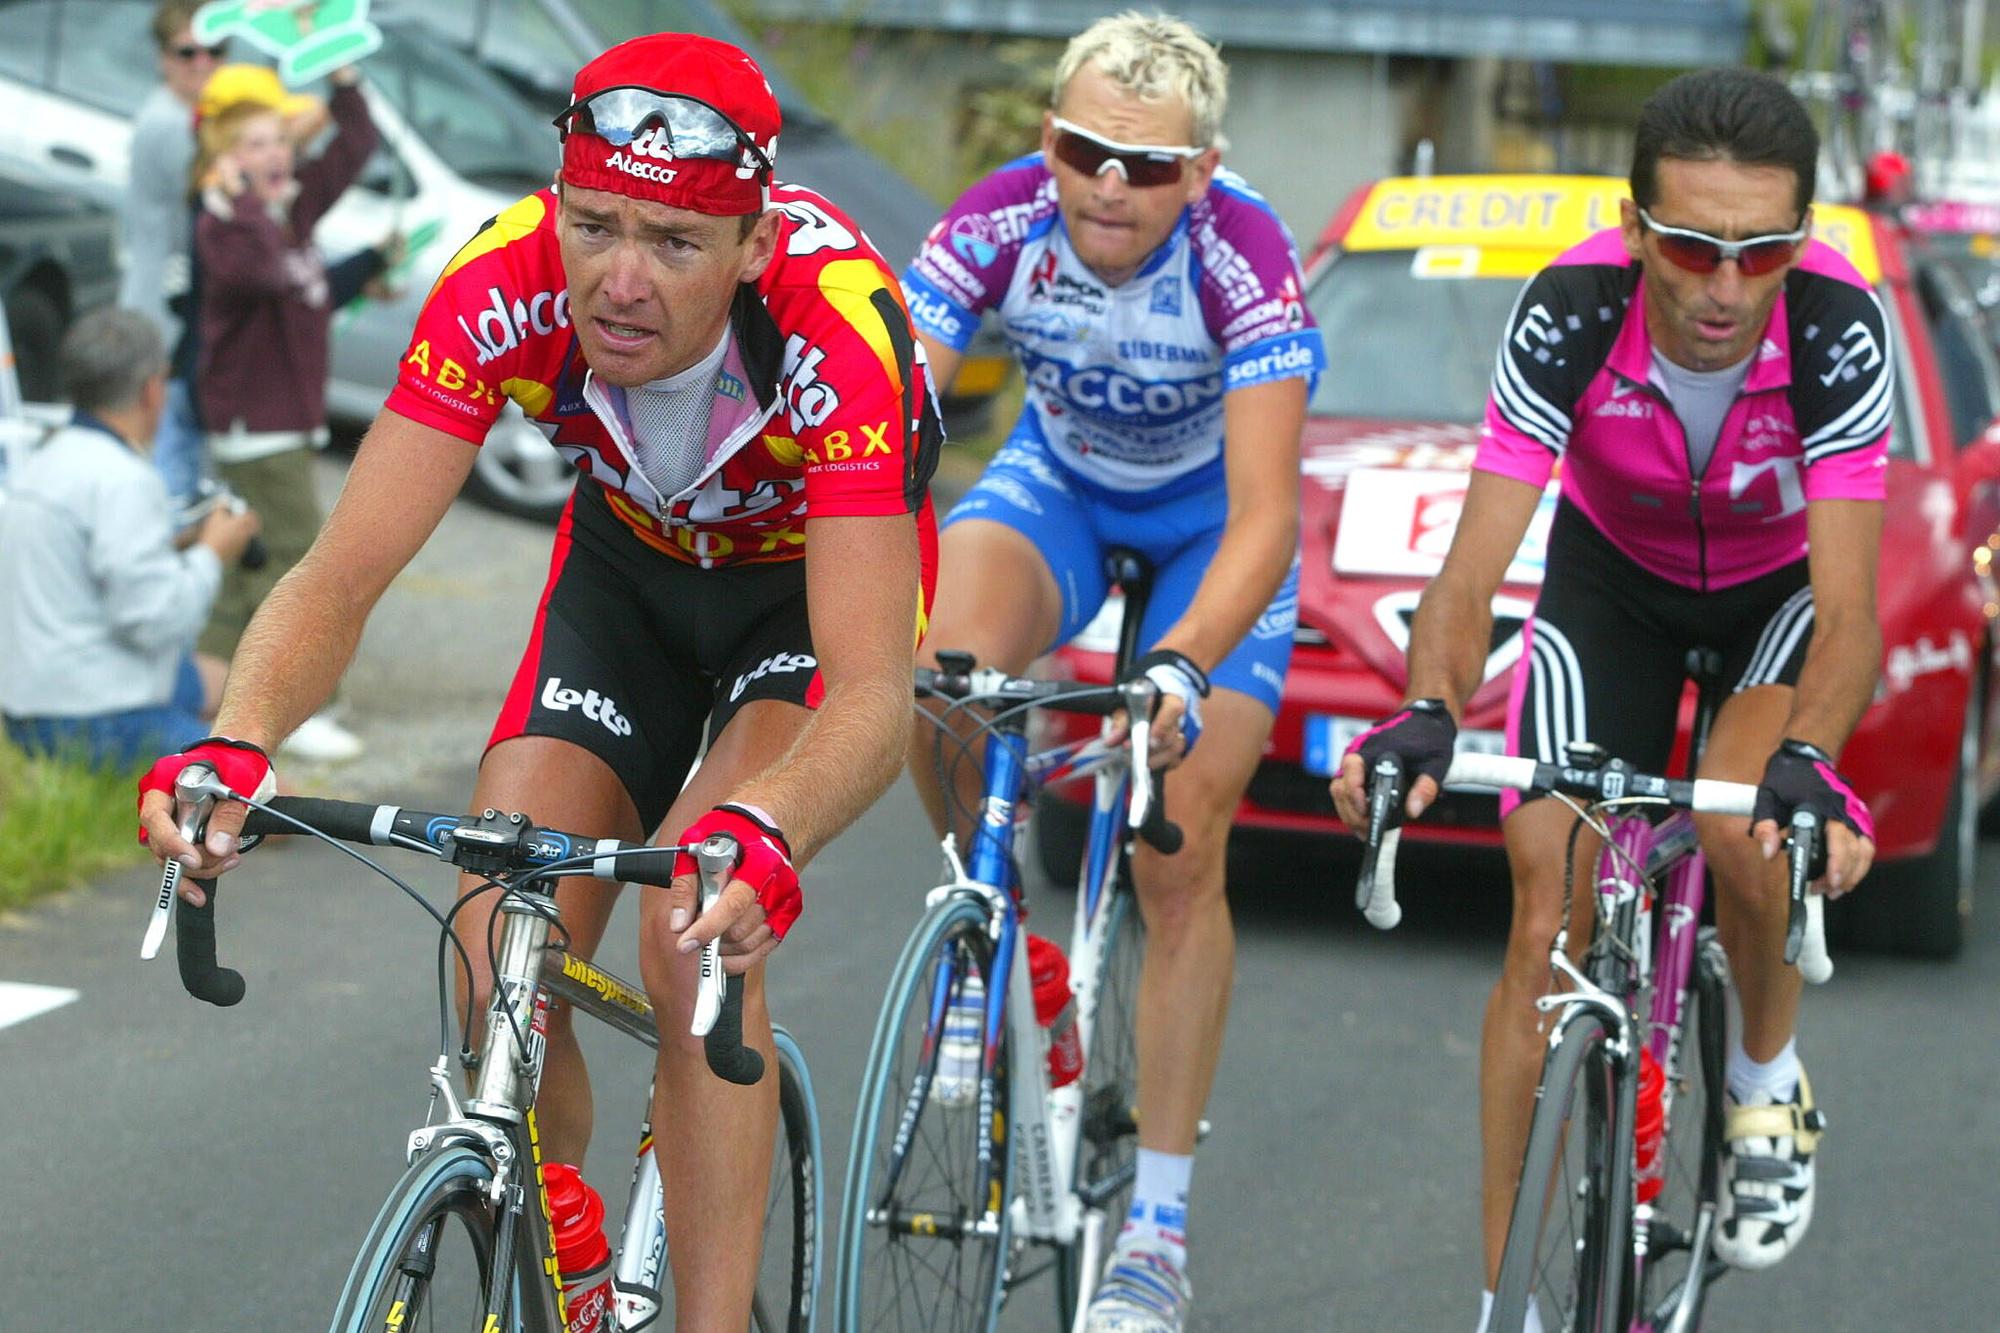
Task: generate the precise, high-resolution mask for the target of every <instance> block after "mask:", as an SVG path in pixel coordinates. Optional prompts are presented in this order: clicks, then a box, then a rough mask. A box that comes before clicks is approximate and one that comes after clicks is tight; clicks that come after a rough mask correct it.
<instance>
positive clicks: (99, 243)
mask: <svg viewBox="0 0 2000 1333" xmlns="http://www.w3.org/2000/svg"><path fill="white" fill-rule="evenodd" d="M116 237H117V220H116V218H115V217H114V216H113V215H112V214H111V213H110V212H108V211H106V210H105V209H104V208H102V207H100V206H98V205H97V204H95V203H92V202H91V201H90V200H88V199H86V198H83V197H80V196H78V195H76V194H73V193H70V192H68V191H65V190H63V189H60V188H52V187H51V186H50V185H49V184H47V183H45V182H43V181H39V180H36V179H35V178H34V177H32V176H31V175H29V174H27V173H25V172H22V171H20V170H19V169H18V168H17V167H15V166H12V165H10V164H9V163H7V162H6V161H4V160H0V309H4V310H5V312H6V316H7V327H8V328H9V329H10V330H11V332H12V335H13V346H14V357H15V369H16V372H17V373H18V375H19V377H20V384H21V391H22V393H24V394H25V395H26V396H27V397H29V398H33V399H36V400H38V401H47V400H49V399H52V398H54V397H55V396H56V346H57V344H59V343H60V342H61V341H62V336H63V333H64V332H65V331H66V330H67V329H68V328H69V323H70V320H71V318H72V317H74V316H75V315H76V314H77V313H78V312H80V311H84V310H88V309H89V308H90V307H91V306H94V305H98V304H100V303H102V302H105V301H108V300H110V299H112V298H113V297H114V296H116V295H117V294H118V245H117V239H116Z"/></svg>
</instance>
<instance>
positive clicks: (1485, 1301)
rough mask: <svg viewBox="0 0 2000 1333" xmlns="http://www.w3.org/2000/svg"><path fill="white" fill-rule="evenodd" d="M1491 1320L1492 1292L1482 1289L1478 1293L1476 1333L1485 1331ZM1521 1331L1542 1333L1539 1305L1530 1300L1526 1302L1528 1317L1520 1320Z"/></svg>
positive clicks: (1524, 1332)
mask: <svg viewBox="0 0 2000 1333" xmlns="http://www.w3.org/2000/svg"><path fill="white" fill-rule="evenodd" d="M1492 1322H1493V1293H1492V1292H1490V1291H1482V1292H1480V1293H1479V1330H1478V1333H1486V1330H1487V1327H1488V1326H1489V1325H1490V1324H1491V1323H1492ZM1521 1333H1542V1310H1541V1306H1540V1305H1538V1304H1537V1303H1536V1302H1534V1301H1532V1300H1531V1301H1529V1302H1528V1317H1527V1318H1526V1319H1524V1320H1522V1321H1521Z"/></svg>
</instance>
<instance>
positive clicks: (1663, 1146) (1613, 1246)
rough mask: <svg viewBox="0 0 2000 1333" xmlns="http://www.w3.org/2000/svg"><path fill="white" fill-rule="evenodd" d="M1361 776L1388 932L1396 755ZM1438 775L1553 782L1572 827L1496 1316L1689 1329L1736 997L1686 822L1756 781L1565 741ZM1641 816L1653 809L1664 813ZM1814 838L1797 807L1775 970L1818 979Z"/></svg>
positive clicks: (1503, 1320) (1500, 1323)
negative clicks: (1587, 881)
mask: <svg viewBox="0 0 2000 1333" xmlns="http://www.w3.org/2000/svg"><path fill="white" fill-rule="evenodd" d="M1690 665H1691V666H1693V667H1695V668H1697V670H1696V678H1697V680H1698V681H1700V682H1702V684H1703V688H1702V690H1701V693H1700V702H1699V703H1698V705H1697V709H1696V728H1695V736H1696V746H1695V753H1699V749H1700V740H1701V738H1702V737H1704V736H1705V735H1706V734H1707V728H1708V724H1709V722H1710V721H1711V720H1712V719H1713V717H1714V710H1715V698H1716V692H1715V688H1714V687H1715V682H1714V679H1713V676H1712V673H1708V672H1704V671H1701V670H1700V669H1699V668H1700V667H1701V666H1702V665H1703V663H1702V662H1701V660H1700V659H1699V657H1697V658H1696V659H1693V660H1691V663H1690ZM1691 766H1692V765H1691ZM1371 776H1372V779H1373V780H1372V781H1371V782H1370V784H1369V793H1368V795H1369V834H1368V848H1369V850H1368V851H1367V853H1366V854H1365V855H1364V858H1363V862H1362V870H1361V877H1360V881H1359V883H1358V885H1357V887H1356V901H1357V904H1358V905H1359V906H1361V908H1362V910H1363V911H1364V913H1366V915H1367V916H1368V919H1369V920H1370V921H1371V922H1373V923H1374V924H1376V925H1377V926H1381V927H1384V928H1387V927H1389V926H1393V925H1394V924H1395V923H1396V919H1397V917H1398V915H1399V912H1398V910H1397V907H1396V902H1395V849H1396V843H1397V838H1398V836H1399V834H1400V830H1398V829H1393V828H1387V827H1386V825H1387V823H1388V822H1389V815H1390V812H1391V811H1392V810H1394V809H1395V808H1396V806H1397V804H1398V803H1399V802H1400V801H1401V799H1402V781H1401V779H1402V774H1401V771H1400V765H1399V764H1398V763H1397V762H1396V761H1395V760H1394V759H1388V760H1385V761H1380V762H1378V763H1377V765H1376V767H1375V769H1374V770H1373V773H1372V775H1371ZM1445 785H1446V786H1450V787H1466V786H1471V787H1484V788H1498V789H1501V790H1514V791H1523V792H1526V791H1535V792H1545V793H1549V794H1550V795H1551V797H1552V799H1556V800H1560V801H1562V802H1563V803H1564V804H1566V805H1569V806H1570V807H1571V808H1572V809H1574V810H1575V811H1576V812H1577V820H1578V822H1577V823H1576V824H1575V825H1574V826H1573V827H1572V829H1571V833H1570V841H1569V847H1568V852H1567V856H1566V859H1565V861H1564V865H1563V910H1562V917H1561V921H1562V923H1563V924H1562V926H1561V928H1560V929H1559V930H1558V931H1557V933H1556V937H1555V939H1554V941H1553V942H1552V943H1551V945H1550V948H1549V967H1550V971H1551V973H1552V975H1553V976H1554V978H1555V979H1556V981H1557V987H1556V990H1557V993H1554V994H1550V995H1545V996H1543V997H1542V998H1540V999H1538V1000H1537V1001H1536V1002H1535V1004H1536V1007H1537V1008H1538V1009H1539V1010H1540V1011H1541V1012H1542V1013H1544V1014H1549V1013H1553V1014H1555V1020H1554V1022H1553V1023H1552V1024H1551V1025H1550V1027H1549V1031H1548V1050H1547V1053H1546V1054H1545V1056H1544V1058H1543V1063H1542V1077H1541V1082H1540V1084H1539V1086H1538V1087H1537V1089H1536V1092H1535V1114H1534V1118H1533V1120H1532V1122H1531V1123H1530V1127H1529V1131H1528V1143H1527V1150H1526V1153H1525V1155H1524V1157H1523V1159H1522V1163H1521V1176H1520V1184H1519V1187H1518V1189H1517V1192H1516V1194H1515V1201H1514V1211H1513V1215H1512V1218H1511V1220H1510V1221H1509V1224H1508V1230H1507V1240H1506V1244H1505V1247H1504V1249H1503V1251H1502V1256H1501V1261H1500V1279H1499V1283H1498V1286H1497V1288H1496V1290H1495V1293H1494V1309H1493V1318H1492V1323H1491V1327H1492V1328H1493V1329H1494V1330H1495V1333H1502V1331H1503V1330H1504V1331H1505V1333H1518V1330H1520V1329H1521V1328H1522V1327H1523V1324H1524V1322H1525V1320H1526V1318H1527V1311H1528V1308H1529V1305H1530V1303H1531V1302H1533V1303H1535V1305H1536V1306H1537V1307H1538V1309H1539V1312H1540V1316H1541V1320H1542V1326H1543V1327H1544V1328H1546V1329H1549V1330H1552V1333H1553V1330H1558V1329H1560V1330H1565V1331H1567V1333H1687V1331H1688V1330H1692V1329H1695V1328H1698V1327H1700V1324H1701V1314H1702V1306H1703V1301H1704V1300H1705V1298H1706V1296H1707V1293H1708V1289H1709V1285H1710V1283H1711V1282H1712V1281H1713V1280H1714V1279H1715V1278H1716V1277H1717V1276H1719V1275H1720V1273H1721V1272H1722V1271H1724V1265H1723V1264H1722V1263H1721V1262H1720V1261H1719V1260H1717V1259H1715V1258H1714V1257H1713V1256H1712V1255H1711V1254H1710V1252H1709V1242H1710V1240H1711V1238H1712V1237H1713V1235H1714V1232H1715V1227H1716V1225H1717V1207H1718V1201H1719V1198H1720V1193H1721V1186H1722V1159H1721V1151H1722V1135H1723V1077H1724V1052H1725V1036H1726V1030H1727V1026H1726V1025H1727V1023H1728V1007H1727V1000H1728V991H1729V972H1728V966H1727V961H1726V959H1725V958H1724V957H1723V953H1722V947H1721V945H1720V943H1718V941H1717V939H1716V936H1715V932H1714V930H1713V929H1711V928H1707V927H1703V926H1701V924H1700V922H1701V912H1702V900H1703V896H1704V893H1705V890H1706V882H1705V872H1706V863H1705V860H1704V858H1703V856H1702V852H1701V846H1700V843H1699V842H1698V841H1697V839H1696V834H1695V825H1694V819H1693V816H1694V814H1719V815H1739V816H1748V815H1749V814H1750V813H1751V809H1752V806H1753V805H1754V803H1755V801H1756V795H1757V789H1756V787H1755V786H1752V785H1750V784H1747V783H1737V782H1717V781H1712V780H1708V779H1695V780H1691V781H1690V780H1681V779H1672V778H1665V777H1656V776H1653V775H1651V774H1645V773H1640V772H1638V771H1636V770H1634V769H1633V768H1632V767H1631V766H1630V765H1628V764H1626V763H1625V762H1624V761H1622V760H1619V759H1616V758H1611V757H1609V756H1607V755H1606V754H1605V753H1604V752H1603V751H1602V750H1601V749H1600V748H1598V747H1597V746H1594V745H1589V744H1587V743H1580V744H1572V745H1571V746H1569V747H1568V751H1567V753H1566V754H1565V756H1564V762H1563V763H1561V764H1545V763H1539V762H1537V761H1536V760H1533V759H1524V758H1512V757H1508V756H1503V755H1471V754H1461V755H1458V756H1457V757H1455V758H1454V759H1453V760H1452V762H1451V769H1450V771H1449V772H1448V773H1447V774H1446V776H1445ZM1648 812H1652V813H1664V818H1662V819H1661V820H1660V821H1659V822H1658V823H1657V824H1656V823H1654V822H1652V821H1651V820H1649V819H1648V818H1647V817H1646V815H1647V813H1648ZM1586 824H1587V825H1588V826H1589V827H1590V828H1591V829H1593V830H1594V831H1595V832H1596V833H1597V834H1598V836H1599V837H1600V838H1602V839H1603V848H1602V850H1601V851H1600V852H1599V855H1598V859H1597V866H1596V872H1597V873H1596V880H1595V884H1594V888H1595V894H1594V902H1595V906H1596V912H1595V915H1594V918H1593V919H1592V921H1591V923H1590V924H1591V925H1594V929H1589V932H1588V933H1589V938H1588V939H1587V940H1586V941H1582V942H1580V943H1581V949H1580V953H1579V955H1578V956H1576V957H1574V958H1573V956H1572V950H1571V948H1570V927H1571V920H1572V918H1571V915H1570V904H1571V896H1572V887H1573V880H1574V872H1575V860H1576V849H1577V835H1578V834H1579V833H1580V832H1581V830H1582V829H1583V828H1584V827H1585V825H1586ZM1821 834H1822V830H1821V829H1820V827H1819V823H1818V819H1817V816H1815V815H1814V814H1812V813H1811V812H1810V811H1803V810H1802V811H1799V812H1798V813H1797V814H1796V815H1794V816H1793V819H1792V822H1791V827H1790V830H1789V838H1788V842H1789V850H1788V861H1789V870H1790V880H1789V891H1790V901H1791V915H1790V920H1789V922H1788V927H1787V930H1786V937H1785V961H1786V962H1788V963H1793V962H1796V963H1797V964H1798V966H1799V969H1800V971H1801V972H1803V973H1804V975H1805V977H1806V980H1808V981H1812V982H1823V981H1825V980H1826V979H1827V978H1828V977H1829V976H1831V975H1832V972H1833V964H1832V962H1831V961H1830V960H1829V959H1828V958H1827V954H1826V935H1825V923H1824V913H1823V905H1824V899H1822V898H1821V897H1820V896H1819V895H1817V894H1809V893H1807V891H1806V886H1807V884H1808V883H1809V882H1810V878H1811V876H1812V875H1813V874H1815V873H1817V870H1818V867H1817V866H1816V864H1815V862H1816V860H1817V858H1818V855H1819V850H1820V839H1821Z"/></svg>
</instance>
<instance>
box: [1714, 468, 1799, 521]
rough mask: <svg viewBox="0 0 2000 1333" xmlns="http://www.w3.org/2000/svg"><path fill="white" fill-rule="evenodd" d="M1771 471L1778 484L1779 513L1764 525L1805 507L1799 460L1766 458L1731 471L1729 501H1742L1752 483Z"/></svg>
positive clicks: (1768, 519) (1767, 519)
mask: <svg viewBox="0 0 2000 1333" xmlns="http://www.w3.org/2000/svg"><path fill="white" fill-rule="evenodd" d="M1764 472H1769V473H1771V474H1772V475H1773V476H1774V477H1776V478H1777V482H1778V512H1777V513H1775V514H1771V515H1769V516H1767V517H1766V518H1765V520H1764V521H1765V522H1767V523H1768V522H1770V521H1772V520H1773V519H1780V518H1785V517H1787V516H1788V515H1791V514H1796V513H1798V512H1799V511H1800V510H1801V509H1804V508H1805V507H1806V485H1805V480H1804V478H1803V477H1801V476H1800V474H1799V460H1798V459H1796V458H1763V459H1759V460H1758V461H1757V462H1755V463H1738V464H1736V465H1735V466H1734V467H1732V468H1731V469H1730V470H1729V498H1730V499H1732V500H1741V499H1742V498H1743V494H1744V492H1746V491H1748V490H1749V489H1750V483H1751V482H1753V481H1755V480H1757V477H1758V474H1760V473H1764Z"/></svg>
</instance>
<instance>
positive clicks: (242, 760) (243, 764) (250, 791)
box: [139, 736, 278, 843]
mask: <svg viewBox="0 0 2000 1333" xmlns="http://www.w3.org/2000/svg"><path fill="white" fill-rule="evenodd" d="M189 764H207V765H208V766H209V767H210V768H212V769H214V770H215V775H216V776H217V777H219V778H221V779H222V781H223V783H224V784H225V785H226V786H227V787H228V788H229V790H231V791H233V792H241V793H243V794H244V795H246V796H248V797H249V798H250V799H251V800H253V801H268V800H270V799H271V797H272V796H273V795H275V794H276V793H277V790H278V775H277V773H276V772H275V771H273V770H272V768H271V757H270V756H269V755H267V754H265V753H264V751H263V750H261V749H259V748H258V747H257V746H255V745H252V744H251V743H250V742H249V741H238V740H231V739H230V738H229V737H227V736H205V737H203V738H202V739H201V740H198V741H196V742H195V743H194V744H193V745H190V746H188V747H187V748H186V749H185V750H181V751H178V752H176V753H174V754H169V755H162V756H161V757H160V758H159V760H157V761H156V762H155V763H154V764H153V766H152V767H151V768H149V769H147V770H146V776H144V777H142V778H140V779H139V804H140V805H141V806H142V807H143V806H144V805H145V803H146V793H147V792H149V791H163V792H165V793H166V794H167V795H168V797H169V798H171V797H172V796H173V794H174V779H176V778H178V777H179V776H180V775H181V770H182V769H184V768H186V767H187V766H188V765H189ZM139 841H140V842H142V843H143V842H145V841H146V828H145V826H144V825H143V824H142V825H140V827H139Z"/></svg>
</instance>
